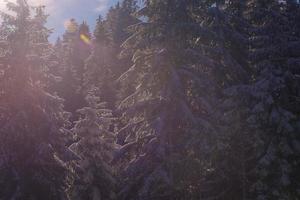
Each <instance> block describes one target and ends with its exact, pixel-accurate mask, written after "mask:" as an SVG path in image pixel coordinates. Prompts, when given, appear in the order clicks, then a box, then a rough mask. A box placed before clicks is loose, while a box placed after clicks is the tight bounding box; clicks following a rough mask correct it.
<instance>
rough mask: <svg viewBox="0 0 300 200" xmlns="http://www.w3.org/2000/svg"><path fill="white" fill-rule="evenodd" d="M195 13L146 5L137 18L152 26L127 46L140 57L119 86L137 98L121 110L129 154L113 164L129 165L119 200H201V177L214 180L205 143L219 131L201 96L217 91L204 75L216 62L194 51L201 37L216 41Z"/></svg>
mask: <svg viewBox="0 0 300 200" xmlns="http://www.w3.org/2000/svg"><path fill="white" fill-rule="evenodd" d="M197 5H199V2H195V1H182V0H176V1H174V0H172V1H160V0H156V1H145V7H144V8H143V9H141V10H140V11H139V13H140V15H141V16H143V17H145V18H147V21H145V22H140V23H139V24H137V25H135V26H134V27H132V28H133V29H134V30H135V32H134V34H133V35H132V36H131V37H130V38H129V39H128V40H127V41H126V43H125V44H124V47H125V48H126V50H128V49H129V50H132V51H134V52H135V53H134V56H133V62H134V64H133V66H132V67H131V68H130V69H129V70H128V71H127V72H125V73H124V74H123V75H122V76H121V77H120V78H119V80H120V81H121V82H123V84H125V85H126V84H129V85H133V86H134V87H135V91H134V92H133V93H132V94H131V95H129V96H128V97H126V98H125V99H124V100H123V101H122V102H121V103H120V106H119V108H120V110H121V111H123V116H122V120H123V121H124V124H126V126H125V127H124V128H122V129H121V130H120V131H119V133H118V136H117V137H118V141H119V142H120V143H123V144H124V146H123V147H122V148H121V149H120V151H119V153H118V154H117V155H116V158H115V160H118V158H122V159H121V160H122V161H123V166H124V165H125V166H126V165H127V167H126V169H125V170H123V172H122V173H121V177H122V179H123V180H124V181H123V185H121V188H122V189H121V191H120V193H119V198H120V199H199V198H201V197H202V196H201V192H200V191H199V186H200V185H201V181H202V179H201V178H202V174H205V173H208V172H209V170H210V169H211V164H212V163H211V162H212V161H213V159H207V160H206V159H205V157H207V156H208V155H212V149H213V148H214V146H212V147H210V146H211V144H212V142H213V140H210V138H209V137H208V136H207V137H206V134H208V133H209V132H213V131H214V128H213V125H212V124H211V123H210V122H209V121H208V119H209V118H210V115H211V114H212V112H213V110H212V106H211V103H212V104H213V101H214V100H213V99H214V97H213V95H207V96H206V97H203V96H202V94H201V93H199V90H200V89H199V88H202V89H203V90H206V92H208V91H211V92H213V91H214V89H212V90H211V88H210V87H209V84H211V81H213V80H212V79H211V78H210V77H209V76H206V75H208V72H207V71H206V68H205V67H208V65H209V64H213V60H211V59H210V58H207V59H206V57H204V54H202V52H201V51H198V50H197V48H196V45H195V43H196V41H197V36H198V35H199V34H201V35H205V34H209V33H212V32H211V31H209V30H208V29H206V28H205V27H201V26H199V24H198V23H197V20H196V19H195V18H194V15H193V12H192V11H193V9H195V8H196V7H197ZM126 50H125V51H126ZM200 58H201V59H203V60H201V61H202V63H200V62H198V60H199V59H200ZM205 62H206V64H207V66H205ZM208 93H209V92H208ZM211 138H213V137H211ZM200 155H201V156H202V158H201V156H200ZM199 158H201V159H199ZM204 160H206V161H208V162H204ZM187 169H188V170H187Z"/></svg>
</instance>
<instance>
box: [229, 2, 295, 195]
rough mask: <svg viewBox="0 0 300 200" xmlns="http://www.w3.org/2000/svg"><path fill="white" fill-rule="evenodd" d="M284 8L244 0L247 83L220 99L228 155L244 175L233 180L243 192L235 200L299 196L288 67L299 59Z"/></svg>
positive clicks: (291, 69) (291, 74)
mask: <svg viewBox="0 0 300 200" xmlns="http://www.w3.org/2000/svg"><path fill="white" fill-rule="evenodd" d="M288 5H289V4H281V3H280V2H278V1H250V2H248V4H247V12H246V15H247V18H248V20H249V23H250V24H251V27H250V28H249V34H250V38H249V39H250V46H249V48H248V49H249V55H250V57H249V59H248V60H249V62H250V64H251V68H252V73H250V74H249V77H250V79H249V81H248V82H244V83H242V84H236V85H233V86H232V87H229V88H228V89H226V90H225V94H227V95H228V96H231V97H232V98H231V99H229V100H228V99H227V100H226V101H225V105H226V106H229V107H231V109H229V110H227V111H228V112H226V115H225V117H226V118H227V121H228V122H229V123H230V124H231V125H229V126H227V128H226V129H225V130H224V131H225V132H226V131H227V134H228V133H229V134H231V137H229V138H230V139H231V141H230V143H231V145H230V146H232V150H231V151H229V152H228V154H229V155H230V157H232V158H234V157H233V155H235V159H234V160H236V161H239V162H240V163H241V164H242V163H244V164H243V165H241V166H240V169H242V168H244V169H243V171H244V172H243V173H241V176H240V177H239V178H238V179H239V180H240V181H238V182H240V183H241V184H240V185H241V186H242V188H243V189H242V190H241V191H243V193H241V194H240V199H297V196H299V194H298V192H297V189H296V188H298V187H299V186H298V183H297V181H295V180H296V179H297V178H298V177H299V174H298V173H297V172H296V171H297V170H296V169H297V168H299V157H298V156H297V155H298V154H299V152H298V150H297V145H298V140H299V137H298V136H297V134H296V133H297V132H299V127H298V125H297V124H298V123H299V112H298V111H296V110H295V109H294V108H295V107H294V106H292V105H295V104H296V102H297V100H296V99H297V96H299V80H297V78H296V77H297V73H298V72H297V70H295V68H294V67H295V66H296V65H295V63H293V64H292V65H291V64H290V63H291V61H292V62H293V61H295V60H297V57H298V56H297V55H299V53H297V51H298V50H297V48H295V47H296V46H298V45H297V43H298V41H299V37H297V36H296V35H295V33H294V31H293V29H294V28H295V27H296V26H294V25H292V26H291V25H290V23H293V22H292V21H293V20H291V19H289V17H288V16H290V15H289V13H288V12H287V7H288ZM296 63H297V62H296ZM292 107H293V108H292ZM227 108H228V107H227ZM235 152H238V153H235ZM232 163H234V162H233V161H232ZM236 166H238V165H236ZM236 172H237V170H233V172H232V174H237V173H236ZM237 194H238V193H237Z"/></svg>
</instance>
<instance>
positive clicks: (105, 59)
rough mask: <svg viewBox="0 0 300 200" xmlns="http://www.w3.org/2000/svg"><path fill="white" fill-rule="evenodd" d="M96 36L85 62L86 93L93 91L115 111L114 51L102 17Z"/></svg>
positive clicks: (96, 28) (98, 22) (98, 23)
mask: <svg viewBox="0 0 300 200" xmlns="http://www.w3.org/2000/svg"><path fill="white" fill-rule="evenodd" d="M94 35H95V38H94V40H93V41H92V43H93V47H92V52H91V54H90V56H89V57H88V58H87V59H86V62H85V68H86V71H85V73H84V88H85V92H86V93H88V92H90V91H93V93H94V94H95V95H96V96H99V97H101V99H103V101H105V102H107V104H108V107H109V108H111V109H113V108H114V106H115V92H114V78H113V73H112V69H111V68H112V63H113V51H112V47H111V38H110V35H109V32H108V30H107V28H106V26H105V21H104V20H103V19H102V17H101V16H100V17H99V19H98V20H97V24H96V27H95V31H94Z"/></svg>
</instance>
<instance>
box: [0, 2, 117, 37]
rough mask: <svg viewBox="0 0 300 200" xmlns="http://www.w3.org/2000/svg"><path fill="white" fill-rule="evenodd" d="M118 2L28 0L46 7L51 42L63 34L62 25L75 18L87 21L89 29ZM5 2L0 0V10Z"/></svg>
mask: <svg viewBox="0 0 300 200" xmlns="http://www.w3.org/2000/svg"><path fill="white" fill-rule="evenodd" d="M117 1H118V0H28V2H29V3H30V4H31V5H40V4H42V5H46V7H47V13H48V14H50V16H49V19H48V27H49V28H53V29H54V33H53V34H52V36H51V38H50V39H51V41H54V40H55V39H56V38H57V37H58V36H59V35H61V34H62V33H63V32H64V23H65V21H67V20H68V19H70V18H75V19H76V20H77V22H78V23H81V22H82V21H83V20H85V21H87V22H88V24H89V25H90V26H91V28H93V27H94V25H95V21H96V19H97V18H98V16H99V14H101V15H105V13H106V12H107V10H108V9H109V8H110V6H112V5H114V4H115V3H116V2H117ZM5 4H6V3H5V0H0V9H1V10H4V9H5Z"/></svg>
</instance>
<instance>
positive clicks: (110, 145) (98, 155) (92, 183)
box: [69, 96, 116, 200]
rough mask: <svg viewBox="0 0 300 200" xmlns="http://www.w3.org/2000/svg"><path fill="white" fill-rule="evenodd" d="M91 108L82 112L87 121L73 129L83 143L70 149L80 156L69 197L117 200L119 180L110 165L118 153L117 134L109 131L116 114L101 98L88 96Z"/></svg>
mask: <svg viewBox="0 0 300 200" xmlns="http://www.w3.org/2000/svg"><path fill="white" fill-rule="evenodd" d="M86 101H87V102H88V103H89V107H85V108H82V109H80V110H78V112H79V113H80V114H81V115H82V116H83V117H84V118H81V119H80V120H79V121H77V122H76V124H75V127H74V129H73V131H74V133H75V134H76V137H78V139H79V141H78V142H77V143H75V144H73V145H72V146H71V147H70V148H71V149H72V150H73V151H74V152H76V153H77V155H78V156H80V158H81V159H80V160H79V161H77V162H76V163H74V165H73V166H74V169H75V171H76V172H77V174H76V176H75V178H74V182H73V184H72V185H71V188H70V191H69V196H70V198H71V199H74V200H77V199H78V200H80V199H82V200H94V199H108V200H109V199H115V196H116V194H115V184H116V182H115V178H114V176H113V170H112V168H111V166H110V165H109V162H110V161H111V160H112V155H113V152H114V151H115V149H116V146H115V144H114V137H115V136H114V134H113V133H111V132H110V131H109V127H110V126H111V123H112V120H113V118H112V111H111V110H108V109H105V103H99V98H97V97H95V96H87V98H86Z"/></svg>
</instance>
